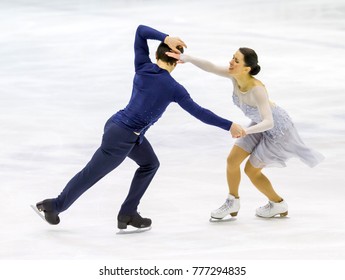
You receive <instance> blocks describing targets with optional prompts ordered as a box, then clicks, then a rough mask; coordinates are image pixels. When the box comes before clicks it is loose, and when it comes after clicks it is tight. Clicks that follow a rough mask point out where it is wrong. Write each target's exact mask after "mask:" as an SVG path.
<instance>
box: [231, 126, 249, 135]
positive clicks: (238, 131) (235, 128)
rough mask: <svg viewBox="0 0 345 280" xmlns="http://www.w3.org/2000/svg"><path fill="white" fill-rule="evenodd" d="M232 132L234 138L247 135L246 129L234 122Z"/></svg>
mask: <svg viewBox="0 0 345 280" xmlns="http://www.w3.org/2000/svg"><path fill="white" fill-rule="evenodd" d="M230 133H231V136H232V138H241V137H244V136H246V135H247V134H246V132H245V130H244V129H243V128H242V127H241V126H240V125H239V124H237V123H232V125H231V127H230Z"/></svg>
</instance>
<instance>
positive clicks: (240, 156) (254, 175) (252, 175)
mask: <svg viewBox="0 0 345 280" xmlns="http://www.w3.org/2000/svg"><path fill="white" fill-rule="evenodd" d="M249 155H250V153H248V152H246V151H245V150H243V149H242V148H240V147H238V146H236V145H235V146H234V147H233V148H232V150H231V152H230V154H229V156H228V159H227V170H226V177H227V181H228V186H229V193H230V194H232V195H233V196H234V197H236V198H238V197H239V194H238V189H239V186H240V181H241V171H240V165H241V163H242V162H243V161H244V160H245V159H246V158H247V157H248V156H249ZM261 170H262V168H255V167H254V166H253V165H252V164H251V163H250V161H249V160H247V162H246V165H245V168H244V172H245V173H246V175H247V176H248V177H249V179H250V180H251V182H252V183H253V184H254V186H255V187H256V188H257V189H258V190H259V191H260V192H262V193H263V194H264V195H265V196H266V197H267V198H268V199H269V200H271V201H273V202H280V201H282V200H283V199H282V198H281V197H280V196H279V195H278V194H277V193H276V192H275V190H274V189H273V187H272V184H271V182H270V181H269V180H268V179H267V177H266V176H265V175H264V174H262V172H261Z"/></svg>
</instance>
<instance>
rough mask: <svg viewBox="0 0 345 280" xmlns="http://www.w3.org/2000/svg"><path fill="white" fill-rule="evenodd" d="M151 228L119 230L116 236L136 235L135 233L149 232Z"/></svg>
mask: <svg viewBox="0 0 345 280" xmlns="http://www.w3.org/2000/svg"><path fill="white" fill-rule="evenodd" d="M151 229H152V227H146V228H133V229H120V231H118V232H117V233H116V234H119V235H126V234H136V233H143V232H146V231H149V230H151Z"/></svg>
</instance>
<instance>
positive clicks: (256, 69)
mask: <svg viewBox="0 0 345 280" xmlns="http://www.w3.org/2000/svg"><path fill="white" fill-rule="evenodd" d="M260 70H261V67H260V65H259V64H256V65H255V66H254V67H252V69H250V72H249V74H250V75H253V76H254V75H256V74H258V73H259V72H260Z"/></svg>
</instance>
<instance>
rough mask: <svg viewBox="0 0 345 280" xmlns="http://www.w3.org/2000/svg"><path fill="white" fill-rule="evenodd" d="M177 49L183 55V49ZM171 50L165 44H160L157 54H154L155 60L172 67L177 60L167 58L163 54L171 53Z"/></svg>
mask: <svg viewBox="0 0 345 280" xmlns="http://www.w3.org/2000/svg"><path fill="white" fill-rule="evenodd" d="M177 49H178V50H179V51H180V52H181V53H183V47H181V46H177ZM171 51H172V50H171V49H170V48H169V46H168V45H167V44H165V43H163V42H162V43H160V45H159V46H158V48H157V52H156V59H160V60H162V61H164V62H166V63H168V64H170V65H174V64H176V62H177V59H175V58H173V57H170V56H167V55H166V54H165V53H166V52H171Z"/></svg>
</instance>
